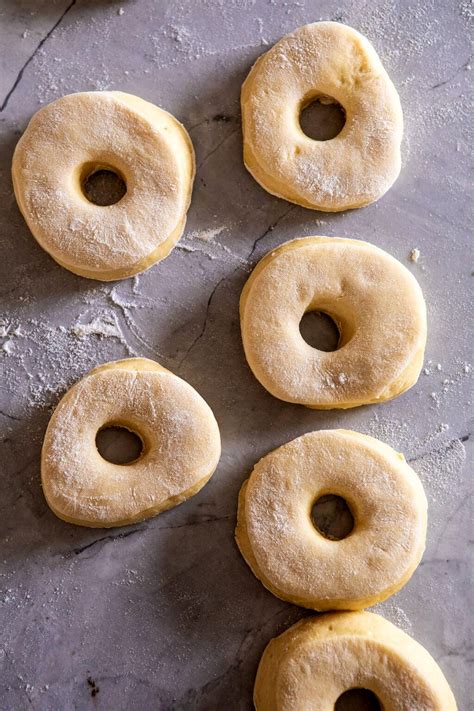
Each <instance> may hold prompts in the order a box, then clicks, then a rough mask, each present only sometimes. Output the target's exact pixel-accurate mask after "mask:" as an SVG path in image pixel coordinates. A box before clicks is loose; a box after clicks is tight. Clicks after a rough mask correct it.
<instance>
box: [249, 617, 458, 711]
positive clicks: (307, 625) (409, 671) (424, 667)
mask: <svg viewBox="0 0 474 711" xmlns="http://www.w3.org/2000/svg"><path fill="white" fill-rule="evenodd" d="M353 690H359V691H365V692H366V693H367V692H371V694H370V696H371V702H372V703H371V705H370V708H371V709H374V708H376V707H378V708H379V709H380V710H381V711H382V709H383V711H415V710H416V711H456V708H457V707H456V700H455V698H454V695H453V692H452V691H451V689H450V687H449V684H448V682H447V681H446V678H445V676H444V675H443V672H442V671H441V669H440V668H439V666H438V665H437V663H436V662H435V660H434V659H433V657H432V656H431V655H430V654H429V653H428V652H427V650H426V649H425V648H424V647H422V645H421V644H419V643H418V642H416V641H415V640H414V639H413V638H412V637H410V636H409V635H407V634H406V633H405V632H402V630H400V629H398V627H395V625H393V624H392V623H391V622H388V621H387V620H384V619H383V617H380V616H379V615H374V614H373V613H370V612H336V613H333V614H326V615H320V616H318V617H308V618H306V619H305V620H301V621H300V622H298V623H297V624H296V625H293V626H292V627H290V628H289V629H288V630H286V632H283V634H281V635H280V636H279V637H276V638H275V639H272V640H271V642H270V643H269V644H268V645H267V647H266V649H265V651H264V653H263V656H262V658H261V660H260V665H259V667H258V672H257V678H256V680H255V688H254V703H255V708H256V711H310V710H311V711H334V709H338V708H340V707H339V705H338V704H337V701H338V699H340V698H341V697H342V696H343V695H344V694H347V692H349V691H353ZM377 702H378V703H377ZM341 708H342V707H341ZM344 708H349V706H348V705H347V706H344ZM351 708H352V707H351ZM357 708H362V706H359V705H358V706H357ZM364 708H365V706H364Z"/></svg>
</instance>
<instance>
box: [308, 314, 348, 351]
mask: <svg viewBox="0 0 474 711" xmlns="http://www.w3.org/2000/svg"><path fill="white" fill-rule="evenodd" d="M300 333H301V336H302V337H303V339H304V340H305V341H306V343H307V344H308V345H309V346H311V347H312V348H316V349H317V350H318V351H325V352H326V353H330V352H332V351H336V350H337V349H338V348H339V346H340V343H341V333H340V331H339V328H338V326H337V324H336V322H335V321H334V319H333V318H332V317H331V316H329V314H327V313H324V311H307V312H306V313H305V314H303V317H302V319H301V321H300Z"/></svg>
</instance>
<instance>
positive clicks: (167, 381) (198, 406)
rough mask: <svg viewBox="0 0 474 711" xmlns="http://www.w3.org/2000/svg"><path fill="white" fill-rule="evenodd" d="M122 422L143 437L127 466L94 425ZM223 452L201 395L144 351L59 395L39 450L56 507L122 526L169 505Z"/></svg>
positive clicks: (80, 518)
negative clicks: (103, 447)
mask: <svg viewBox="0 0 474 711" xmlns="http://www.w3.org/2000/svg"><path fill="white" fill-rule="evenodd" d="M112 425H118V426H121V427H126V428H128V429H130V430H131V431H133V432H135V433H136V434H138V435H139V436H140V438H141V440H142V442H143V453H142V455H141V456H140V457H139V458H138V459H137V460H135V461H134V462H131V463H130V464H128V465H117V464H112V463H111V462H108V461H106V460H105V459H103V458H102V457H101V455H100V454H99V452H98V450H97V447H96V441H95V438H96V435H97V432H98V430H100V429H103V428H105V427H107V426H112ZM220 451H221V445H220V435H219V428H218V426H217V422H216V420H215V418H214V415H213V414H212V411H211V409H210V407H209V406H208V405H207V403H206V402H205V401H204V400H203V398H202V397H201V396H200V395H199V394H198V393H197V392H196V391H195V390H194V388H193V387H191V385H189V384H188V383H186V382H185V381H184V380H182V379H181V378H178V376H176V375H174V374H173V373H170V372H169V371H168V370H165V368H163V367H162V366H160V365H159V364H158V363H155V362H154V361H151V360H148V359H146V358H130V359H127V360H119V361H115V362H112V363H107V364H105V365H102V366H99V367H98V368H95V369H94V370H92V371H91V372H90V373H89V374H88V375H86V376H85V377H84V378H83V379H82V380H80V381H79V382H78V383H76V384H75V385H74V386H73V387H72V388H71V389H70V390H69V391H68V392H67V393H66V394H65V395H64V397H63V398H62V400H61V401H60V403H59V405H58V406H57V408H56V410H55V412H54V414H53V416H52V417H51V420H50V422H49V425H48V429H47V431H46V435H45V438H44V443H43V450H42V455H41V479H42V485H43V491H44V495H45V497H46V500H47V502H48V504H49V506H50V508H51V509H52V510H53V511H54V513H55V514H56V515H57V516H59V518H62V519H63V520H65V521H69V522H70V523H75V524H78V525H80V526H92V527H110V526H123V525H126V524H129V523H134V522H136V521H142V520H143V519H146V518H148V517H150V516H154V515H155V514H158V513H160V512H161V511H164V510H165V509H169V508H172V507H173V506H176V505H177V504H180V503H181V502H183V501H185V500H186V499H188V498H189V497H191V496H193V495H194V494H196V493H197V492H198V491H199V490H200V489H201V488H202V487H203V486H204V484H206V482H207V481H208V479H209V478H210V477H211V476H212V474H213V472H214V470H215V468H216V466H217V463H218V461H219V457H220Z"/></svg>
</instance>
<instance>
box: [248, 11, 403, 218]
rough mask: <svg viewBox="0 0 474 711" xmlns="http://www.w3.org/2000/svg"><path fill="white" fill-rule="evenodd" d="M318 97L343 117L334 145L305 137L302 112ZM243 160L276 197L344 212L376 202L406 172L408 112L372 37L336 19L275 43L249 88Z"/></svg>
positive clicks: (254, 69) (254, 72) (256, 69)
mask: <svg viewBox="0 0 474 711" xmlns="http://www.w3.org/2000/svg"><path fill="white" fill-rule="evenodd" d="M317 99H321V100H322V101H323V102H324V103H334V100H335V101H336V102H337V103H339V104H340V105H341V106H342V107H343V109H344V111H345V116H346V122H345V125H344V128H343V129H342V131H341V132H340V133H339V134H338V135H337V136H336V137H335V138H333V139H331V140H329V141H318V140H313V139H312V138H309V137H308V136H307V135H306V134H305V133H303V131H302V129H301V126H300V122H299V117H300V113H301V111H302V110H303V109H304V108H305V107H306V106H308V105H309V104H311V103H313V102H314V101H315V100H317ZM241 107H242V127H243V136H244V163H245V166H246V167H247V170H248V171H249V172H250V173H251V174H252V175H253V177H254V178H255V180H256V181H257V182H258V183H260V185H261V186H262V187H263V188H264V189H265V190H267V191H268V192H269V193H272V194H273V195H276V196H277V197H281V198H284V199H285V200H289V201H290V202H294V203H297V204H298V205H302V206H303V207H309V208H311V209H313V210H324V211H326V212H338V211H340V210H347V209H349V208H354V207H362V206H364V205H368V204H369V203H371V202H374V201H375V200H378V199H379V198H380V197H382V195H383V194H384V193H386V192H387V190H388V189H389V188H390V186H391V185H392V184H393V183H394V182H395V180H396V179H397V177H398V174H399V173H400V143H401V140H402V135H403V114H402V109H401V106H400V100H399V98H398V94H397V91H396V89H395V87H394V86H393V84H392V82H391V80H390V78H389V76H388V74H387V72H386V71H385V69H384V68H383V66H382V63H381V61H380V59H379V57H378V55H377V53H376V52H375V50H374V48H373V47H372V45H371V44H370V42H369V41H368V40H366V39H365V37H363V36H362V35H361V34H359V32H357V31H356V30H354V29H352V28H351V27H347V25H342V24H340V23H338V22H315V23H313V24H310V25H305V26H304V27H300V28H299V29H297V30H295V31H294V32H292V33H291V34H289V35H286V37H283V39H281V40H280V41H279V42H277V43H276V44H275V45H274V46H273V47H272V48H271V49H270V50H269V51H268V52H266V53H265V54H263V55H262V56H261V57H260V58H259V59H258V60H257V61H256V63H255V64H254V65H253V67H252V69H251V71H250V74H249V75H248V77H247V79H246V80H245V82H244V84H243V86H242V93H241Z"/></svg>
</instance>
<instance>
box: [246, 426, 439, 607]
mask: <svg viewBox="0 0 474 711" xmlns="http://www.w3.org/2000/svg"><path fill="white" fill-rule="evenodd" d="M326 494H335V495H337V496H341V497H342V498H343V499H345V501H346V502H347V504H348V506H349V508H350V510H351V513H352V515H353V517H354V528H353V530H352V532H351V533H350V534H349V535H348V536H347V537H346V538H343V539H341V540H331V539H328V538H326V537H325V536H323V535H322V534H321V533H320V532H319V531H318V530H317V528H316V527H315V526H314V525H313V522H312V519H311V511H312V508H313V505H314V504H315V502H316V501H317V500H318V499H319V498H320V497H321V496H325V495H326ZM426 512H427V502H426V497H425V494H424V491H423V487H422V485H421V482H420V480H419V478H418V476H417V475H416V474H415V472H414V471H413V469H411V468H410V467H409V466H408V464H407V463H406V462H405V459H404V457H403V455H401V454H398V453H397V452H395V451H394V450H393V449H392V448H391V447H389V446H388V445H386V444H384V443H383V442H380V441H379V440H376V439H374V438H373V437H367V436H365V435H362V434H359V433H357V432H352V431H350V430H322V431H320V432H310V433H309V434H306V435H303V436H302V437H298V438H297V439H295V440H293V441H292V442H288V443H287V444H284V445H283V446H282V447H279V448H278V449H276V450H274V451H273V452H270V454H267V456H265V457H263V459H261V460H260V461H259V462H258V463H257V464H256V465H255V467H254V469H253V472H252V474H251V475H250V478H249V479H247V481H246V482H245V483H244V485H243V486H242V489H241V492H240V496H239V511H238V519H237V529H236V540H237V544H238V546H239V548H240V551H241V553H242V555H243V556H244V558H245V560H246V561H247V563H248V564H249V566H250V568H251V569H252V571H253V573H254V574H255V575H256V577H257V578H258V579H259V580H260V581H261V582H262V583H263V585H265V587H266V588H268V590H270V592H272V593H273V594H274V595H276V596H277V597H280V598H281V599H282V600H287V601H288V602H292V603H294V604H296V605H302V606H303V607H308V608H312V609H314V610H359V609H361V608H364V607H367V606H369V605H374V604H375V603H376V602H380V601H381V600H385V599H386V598H388V597H389V596H390V595H392V594H393V593H395V592H396V591H397V590H400V588H402V587H403V585H405V583H406V582H407V581H408V580H409V578H410V577H411V576H412V574H413V572H414V571H415V569H416V567H417V566H418V563H419V562H420V560H421V557H422V555H423V551H424V548H425V539H426V515H427V513H426Z"/></svg>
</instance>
